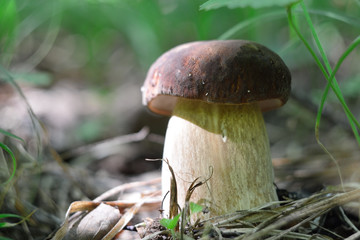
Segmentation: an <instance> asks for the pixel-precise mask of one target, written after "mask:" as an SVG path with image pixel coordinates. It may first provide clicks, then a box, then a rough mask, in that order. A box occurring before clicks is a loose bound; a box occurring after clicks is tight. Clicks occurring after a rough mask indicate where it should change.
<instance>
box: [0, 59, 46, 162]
mask: <svg viewBox="0 0 360 240" xmlns="http://www.w3.org/2000/svg"><path fill="white" fill-rule="evenodd" d="M0 78H2V79H4V80H5V81H6V82H8V83H10V84H11V85H12V86H13V87H14V89H15V90H16V92H17V93H18V94H19V95H20V98H21V99H22V100H23V101H24V103H25V105H26V109H27V111H28V113H29V116H30V119H31V125H32V127H33V129H34V132H35V136H36V142H37V145H36V146H37V156H36V158H40V156H41V152H42V147H43V142H42V138H41V135H40V132H39V129H43V126H42V125H41V123H40V121H39V120H38V119H37V117H36V115H35V113H34V111H33V110H32V108H31V106H30V104H29V102H28V101H27V99H26V97H25V95H24V93H23V92H22V90H21V88H20V86H19V85H18V84H17V83H16V82H15V80H14V78H13V77H12V75H11V74H10V72H8V71H7V70H6V69H5V68H4V67H3V66H2V65H1V64H0Z"/></svg>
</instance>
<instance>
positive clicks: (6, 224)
mask: <svg viewBox="0 0 360 240" xmlns="http://www.w3.org/2000/svg"><path fill="white" fill-rule="evenodd" d="M4 218H19V219H21V220H23V217H21V216H19V215H16V214H10V213H1V214H0V219H4ZM20 222H22V221H20ZM20 222H18V223H9V222H0V228H7V227H14V226H16V225H17V224H19V223H20Z"/></svg>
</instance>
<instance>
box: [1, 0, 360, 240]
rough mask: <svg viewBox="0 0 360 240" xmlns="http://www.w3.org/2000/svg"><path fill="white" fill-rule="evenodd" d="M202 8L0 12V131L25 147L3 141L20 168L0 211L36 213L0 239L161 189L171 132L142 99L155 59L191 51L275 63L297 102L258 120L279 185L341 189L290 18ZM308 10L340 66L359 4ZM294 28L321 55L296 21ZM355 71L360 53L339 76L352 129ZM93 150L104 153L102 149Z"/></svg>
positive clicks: (358, 24) (347, 133) (177, 2)
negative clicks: (109, 195) (190, 46)
mask: <svg viewBox="0 0 360 240" xmlns="http://www.w3.org/2000/svg"><path fill="white" fill-rule="evenodd" d="M205 2H206V1H203V0H201V1H200V0H191V1H186V0H185V1H184V0H121V1H120V0H82V1H75V0H61V1H49V0H32V1H21V0H6V1H0V64H1V68H0V77H1V78H0V116H1V117H0V128H1V129H3V130H5V131H7V132H11V133H12V134H15V135H17V136H19V137H21V138H23V139H24V140H25V144H23V143H22V142H20V141H18V140H14V138H11V137H9V136H6V135H4V134H0V142H3V143H5V144H6V145H7V146H8V147H9V148H10V149H12V150H13V151H14V152H15V155H16V157H17V161H18V169H17V172H16V177H15V179H14V180H13V182H12V184H10V185H6V186H5V187H2V190H1V191H2V193H1V196H0V197H1V199H0V200H1V202H0V211H1V212H3V213H5V212H6V213H15V214H19V215H21V216H26V215H27V214H29V213H30V212H31V211H32V210H34V209H39V210H38V211H37V213H36V214H35V215H34V217H33V219H32V221H30V222H29V223H28V225H27V226H26V227H24V226H17V227H16V228H8V229H1V228H0V236H1V235H3V236H9V237H12V238H18V237H19V236H25V235H26V236H32V237H33V239H41V238H42V237H44V236H46V235H47V234H49V233H50V232H51V231H53V230H54V229H55V228H56V227H57V226H58V224H59V223H61V221H62V219H63V217H64V213H65V211H66V209H67V207H68V205H69V204H70V203H71V202H72V201H75V200H79V199H93V198H95V197H96V196H98V195H99V194H101V193H102V192H104V191H106V190H108V189H109V188H111V187H114V186H117V185H119V184H122V183H126V182H130V181H134V180H139V179H140V180H142V179H151V178H155V177H158V176H160V174H159V167H160V164H159V162H146V161H145V158H161V155H162V147H163V146H162V144H163V140H164V134H165V131H166V124H167V121H168V119H167V118H165V117H159V116H155V115H154V114H151V113H150V112H149V111H148V110H147V109H146V108H145V107H144V106H142V103H141V92H140V87H141V86H142V83H143V81H144V79H145V76H146V71H147V69H148V68H149V66H150V65H151V63H152V62H153V61H155V60H156V58H157V57H159V56H160V55H161V54H162V53H163V52H165V51H167V50H168V49H170V48H172V47H174V46H177V45H179V44H181V43H185V42H189V41H196V40H208V39H248V40H253V41H256V42H259V43H261V44H263V45H265V46H267V47H269V48H270V49H272V50H273V51H275V52H277V53H278V54H279V55H280V56H281V57H282V58H283V60H284V61H285V63H286V64H287V65H288V67H289V68H290V71H291V73H292V89H293V90H292V96H291V98H290V100H289V102H288V103H287V104H286V105H285V106H284V107H283V108H281V109H279V110H275V111H272V112H268V113H265V115H264V117H265V121H266V124H267V130H268V134H269V138H270V144H271V148H272V154H273V159H274V165H275V175H276V176H277V184H278V186H279V187H282V188H286V189H288V190H289V191H298V192H304V193H310V192H313V191H316V190H319V189H321V188H322V187H323V186H325V185H329V184H338V183H339V175H338V171H337V170H336V169H335V168H334V163H333V162H332V160H331V158H330V157H329V155H327V154H326V153H324V151H323V150H322V149H321V148H320V147H319V145H318V144H317V143H316V139H315V135H314V126H315V118H316V113H317V109H318V106H319V103H320V99H321V95H322V93H323V90H324V88H325V85H326V79H325V78H324V76H323V75H322V73H321V71H320V70H319V69H318V67H317V65H316V64H315V62H314V60H313V58H312V57H311V55H310V54H309V52H308V51H307V49H306V48H305V47H304V45H303V43H302V42H301V41H300V40H299V39H298V37H297V36H296V34H295V33H294V32H293V31H291V30H290V28H289V24H288V20H287V14H286V9H285V8H284V7H281V6H271V7H264V8H251V7H242V8H226V7H220V8H216V9H202V10H200V6H201V5H202V4H203V3H205ZM306 5H307V7H308V9H309V12H310V14H311V17H312V20H313V22H314V24H315V28H316V30H317V33H318V34H319V37H320V41H321V43H322V44H323V47H324V49H325V52H326V54H327V56H328V58H329V60H330V63H331V64H333V65H335V63H336V62H337V61H338V58H339V57H340V56H341V54H342V53H343V52H344V51H345V49H346V48H347V47H348V45H349V44H350V43H351V42H352V41H353V40H354V39H355V38H356V37H357V36H358V35H359V32H360V17H359V16H360V3H359V1H355V0H352V1H350V0H349V1H348V0H317V1H306ZM295 17H296V20H297V24H298V25H299V28H300V30H301V32H302V33H303V34H304V36H305V38H306V39H307V40H308V41H309V42H310V44H313V45H312V46H313V47H314V46H315V45H314V42H313V40H312V38H311V31H310V30H309V28H308V26H307V24H306V22H305V18H304V16H303V14H302V11H301V8H300V7H298V8H296V11H295ZM315 49H316V47H315ZM359 62H360V51H359V49H355V50H354V51H353V52H352V53H351V54H350V55H349V56H348V58H347V59H346V60H345V61H344V63H343V64H342V67H341V68H340V69H339V71H338V73H337V75H336V77H337V80H338V82H339V85H340V87H341V90H342V92H343V94H344V96H345V99H346V101H347V103H348V104H349V107H350V109H351V111H352V112H353V114H354V115H355V116H356V117H359V112H360V109H359V107H358V106H359V101H360V98H359V92H360V75H359ZM11 79H13V80H14V81H16V83H17V84H18V85H19V86H20V88H21V90H22V92H23V94H24V96H22V94H21V93H20V92H19V91H18V89H16V87H14V84H13V83H12V82H11ZM326 103H327V104H326V107H325V111H324V114H323V118H322V121H321V125H320V139H321V141H322V142H323V144H324V145H325V146H326V147H327V148H328V150H329V151H330V152H331V153H332V154H333V156H334V157H335V159H337V161H338V162H339V164H340V166H341V171H342V174H343V178H344V180H345V181H358V179H359V170H358V169H359V168H358V167H359V166H358V160H360V159H359V157H358V155H359V150H358V144H357V142H356V140H355V139H354V137H353V134H352V131H351V128H350V126H349V124H348V121H347V119H346V116H345V114H344V113H343V110H342V108H341V105H340V104H339V103H338V100H337V98H336V97H335V95H334V94H332V93H330V94H329V96H328V99H327V102H326ZM27 104H29V106H31V108H32V110H33V112H34V113H35V115H36V116H37V118H38V120H39V121H40V122H41V123H42V125H41V124H39V122H38V121H37V119H35V118H34V117H33V116H32V112H31V110H29V108H28V105H27ZM143 127H148V128H146V129H143ZM141 129H143V132H140V133H141V134H137V135H136V134H135V135H131V134H134V133H137V132H139V131H140V130H141ZM144 131H148V132H145V134H142V133H144ZM129 134H130V135H129ZM119 137H120V138H119ZM119 139H120V140H119ZM117 140H118V142H116V141H117ZM99 141H103V143H104V144H102V145H96V146H98V147H95V145H93V144H94V143H97V142H99ZM119 141H120V143H119ZM122 143H123V144H122ZM53 150H55V151H56V152H57V153H58V154H59V156H61V157H62V159H63V162H61V161H60V160H59V159H60V158H58V156H57V155H56V154H55V153H54V151H53ZM1 159H2V160H1V161H2V163H1V164H2V165H1V167H0V170H1V173H0V176H1V182H3V181H5V180H6V179H7V178H8V176H9V173H10V172H11V169H12V164H11V161H10V160H9V156H8V155H7V153H6V152H4V153H2V154H1ZM67 171H68V172H67ZM70 176H71V177H70ZM29 239H31V238H30V237H29Z"/></svg>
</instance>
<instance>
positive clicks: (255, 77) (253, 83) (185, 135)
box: [142, 40, 291, 216]
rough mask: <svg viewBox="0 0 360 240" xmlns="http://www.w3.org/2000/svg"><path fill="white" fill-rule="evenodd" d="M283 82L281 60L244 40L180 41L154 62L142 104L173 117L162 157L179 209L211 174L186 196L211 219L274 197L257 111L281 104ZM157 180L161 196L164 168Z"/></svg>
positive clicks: (286, 87) (286, 79)
mask: <svg viewBox="0 0 360 240" xmlns="http://www.w3.org/2000/svg"><path fill="white" fill-rule="evenodd" d="M290 85H291V76H290V72H289V69H288V68H287V67H286V65H285V63H284V62H283V61H282V60H281V58H280V57H279V56H278V55H277V54H276V53H274V52H272V51H271V50H270V49H268V48H266V47H264V46H262V45H260V44H258V43H254V42H249V41H243V40H226V41H216V40H215V41H203V42H192V43H186V44H183V45H180V46H178V47H175V48H173V49H171V50H169V51H168V52H166V53H164V54H163V55H162V56H160V57H159V58H158V59H157V60H156V61H155V62H154V64H153V65H152V66H151V67H150V69H149V71H148V74H147V77H146V79H145V82H144V85H143V87H142V92H143V103H144V105H146V106H147V107H148V108H149V109H150V110H151V111H152V112H154V113H157V114H161V115H167V116H172V117H171V119H170V122H169V125H168V129H167V133H166V139H165V149H164V155H163V157H164V158H166V159H167V160H168V161H169V164H170V165H171V167H172V168H173V170H174V173H175V176H176V180H177V186H178V194H177V196H178V202H179V205H180V207H184V199H185V197H186V191H187V189H188V187H189V186H190V184H191V182H192V181H193V180H194V179H196V178H198V177H200V178H202V180H205V179H207V178H209V177H210V176H211V178H210V179H209V181H207V182H206V184H205V185H203V186H201V187H200V188H198V189H196V190H195V191H194V193H193V198H192V199H190V200H191V201H194V202H200V204H201V203H203V204H204V205H207V206H209V207H210V210H211V211H210V216H215V215H218V214H224V213H228V212H231V211H235V210H241V209H249V208H251V207H255V206H258V205H260V204H264V203H266V202H269V201H273V200H276V193H275V188H274V185H273V183H274V179H273V170H272V165H271V159H270V151H269V142H268V138H267V134H266V130H265V126H264V121H263V118H262V114H261V112H264V111H269V110H272V109H275V108H278V107H281V106H282V105H283V104H285V103H286V101H287V100H288V98H289V94H290V88H291V87H290ZM162 177H163V182H162V183H163V194H164V195H165V194H166V193H167V192H168V191H169V189H170V187H169V186H170V175H169V170H168V167H167V166H166V165H164V167H163V176H162ZM167 202H168V199H166V200H165V202H164V203H165V210H166V209H167V206H166V205H167V204H166V203H167ZM166 213H167V211H166Z"/></svg>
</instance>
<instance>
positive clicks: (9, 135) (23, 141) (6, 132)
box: [0, 128, 25, 144]
mask: <svg viewBox="0 0 360 240" xmlns="http://www.w3.org/2000/svg"><path fill="white" fill-rule="evenodd" d="M0 133H1V134H3V135H5V136H8V137H11V138H15V139H17V140H19V141H20V142H22V143H23V144H25V140H24V139H22V138H21V137H18V136H16V135H15V134H12V133H10V132H8V131H5V130H4V129H1V128H0Z"/></svg>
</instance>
